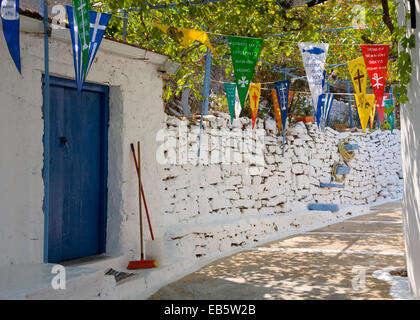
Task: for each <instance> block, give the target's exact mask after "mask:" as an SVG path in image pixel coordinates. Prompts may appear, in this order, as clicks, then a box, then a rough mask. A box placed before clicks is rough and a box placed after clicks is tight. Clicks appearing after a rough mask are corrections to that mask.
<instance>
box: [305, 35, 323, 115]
mask: <svg viewBox="0 0 420 320" xmlns="http://www.w3.org/2000/svg"><path fill="white" fill-rule="evenodd" d="M298 46H299V49H300V51H301V53H302V59H303V64H304V65H305V71H306V77H307V79H308V84H309V90H310V91H311V94H312V100H313V107H314V110H315V114H317V107H318V98H319V96H320V95H321V94H322V93H323V92H324V84H325V77H324V69H325V62H326V61H327V55H328V48H329V45H328V43H307V42H300V43H298Z"/></svg>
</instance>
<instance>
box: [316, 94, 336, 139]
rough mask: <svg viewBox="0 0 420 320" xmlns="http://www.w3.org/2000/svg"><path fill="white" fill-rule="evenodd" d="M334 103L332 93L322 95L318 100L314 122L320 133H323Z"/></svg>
mask: <svg viewBox="0 0 420 320" xmlns="http://www.w3.org/2000/svg"><path fill="white" fill-rule="evenodd" d="M333 102H334V94H333V93H323V94H321V95H320V96H319V99H318V108H317V113H316V122H317V124H318V127H321V130H322V131H325V126H326V124H327V120H328V117H329V115H330V111H331V108H332V105H333Z"/></svg>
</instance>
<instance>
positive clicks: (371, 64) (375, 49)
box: [361, 45, 389, 123]
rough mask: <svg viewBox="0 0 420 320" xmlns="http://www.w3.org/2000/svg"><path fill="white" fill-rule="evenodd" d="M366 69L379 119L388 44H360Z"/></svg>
mask: <svg viewBox="0 0 420 320" xmlns="http://www.w3.org/2000/svg"><path fill="white" fill-rule="evenodd" d="M361 49H362V54H363V58H364V59H365V64H366V69H367V72H368V75H369V78H370V83H371V84H372V89H373V93H374V94H375V100H376V110H378V115H379V121H380V122H381V123H382V122H383V120H384V107H383V106H382V102H383V100H384V92H385V84H386V76H387V71H388V55H389V46H388V45H361Z"/></svg>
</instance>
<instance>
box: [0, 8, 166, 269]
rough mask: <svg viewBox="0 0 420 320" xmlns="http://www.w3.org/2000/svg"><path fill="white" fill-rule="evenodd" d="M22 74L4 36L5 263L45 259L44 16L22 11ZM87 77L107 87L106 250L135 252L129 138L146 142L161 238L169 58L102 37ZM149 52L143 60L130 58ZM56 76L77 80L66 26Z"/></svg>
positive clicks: (1, 259) (1, 202)
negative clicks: (161, 152) (164, 75)
mask: <svg viewBox="0 0 420 320" xmlns="http://www.w3.org/2000/svg"><path fill="white" fill-rule="evenodd" d="M21 30H22V31H23V32H21V41H20V43H21V56H22V76H20V75H19V74H18V72H17V71H16V68H15V66H14V64H13V62H12V59H11V57H10V55H9V52H8V50H7V45H6V43H5V40H4V37H3V35H2V34H3V31H1V36H0V57H1V59H0V74H1V75H2V81H1V82H0V148H1V151H0V154H1V155H0V217H1V221H0V265H7V264H21V263H36V262H42V261H43V241H44V214H43V199H44V182H43V178H42V169H43V143H42V138H43V133H44V124H43V118H42V110H41V106H42V100H43V99H42V86H41V75H42V72H43V69H44V58H43V52H44V51H43V50H44V45H43V35H42V34H35V33H34V32H39V31H42V21H38V20H34V19H30V18H27V17H24V16H21ZM101 48H102V49H100V50H99V52H98V54H97V58H96V61H95V63H94V65H93V67H92V69H91V71H90V73H89V75H88V79H87V81H90V82H94V83H99V84H104V85H108V86H109V87H110V105H109V109H110V123H109V155H108V162H109V176H108V189H109V194H108V223H107V254H109V255H111V256H118V255H122V254H124V255H126V256H127V258H126V260H128V259H130V258H134V257H137V255H138V253H137V251H136V248H138V246H139V245H138V237H139V236H138V209H137V204H138V201H137V183H136V179H135V167H134V163H133V160H132V158H131V157H132V156H131V151H130V143H131V142H135V141H137V140H141V141H142V145H143V154H142V160H143V179H144V189H145V192H146V195H147V200H148V205H149V210H150V211H151V212H152V213H153V215H152V217H151V219H152V222H153V224H154V226H155V228H156V230H155V232H156V233H157V235H158V236H159V232H160V229H159V225H160V224H161V215H162V211H161V208H160V205H159V204H160V203H161V200H160V197H161V190H162V185H161V180H160V179H159V176H158V168H157V164H156V161H155V150H156V148H157V144H156V142H155V136H156V132H157V131H158V130H159V129H160V128H161V127H162V126H163V123H162V121H163V117H164V113H163V103H162V97H161V94H162V79H161V73H160V72H158V71H157V70H158V66H159V65H161V64H163V62H164V61H165V60H166V57H165V56H162V55H159V54H155V53H152V52H146V51H145V50H142V49H138V48H134V47H131V46H126V45H122V44H119V43H116V42H113V41H109V40H104V41H103V43H102V46H101ZM133 58H145V59H146V60H141V59H133ZM50 70H51V75H54V76H58V77H64V78H74V67H73V57H72V47H71V43H70V35H69V31H68V30H54V32H53V36H52V38H51V39H50Z"/></svg>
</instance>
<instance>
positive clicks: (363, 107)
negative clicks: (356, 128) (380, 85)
mask: <svg viewBox="0 0 420 320" xmlns="http://www.w3.org/2000/svg"><path fill="white" fill-rule="evenodd" d="M355 97H356V104H357V113H358V114H359V119H360V125H361V126H362V129H363V132H365V133H366V127H367V125H368V122H369V117H370V113H371V112H372V108H373V107H374V106H375V95H374V94H366V95H365V96H364V99H363V101H364V103H361V102H360V100H359V99H360V98H359V96H358V95H356V96H355Z"/></svg>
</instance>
